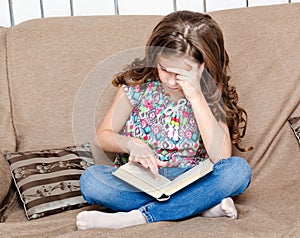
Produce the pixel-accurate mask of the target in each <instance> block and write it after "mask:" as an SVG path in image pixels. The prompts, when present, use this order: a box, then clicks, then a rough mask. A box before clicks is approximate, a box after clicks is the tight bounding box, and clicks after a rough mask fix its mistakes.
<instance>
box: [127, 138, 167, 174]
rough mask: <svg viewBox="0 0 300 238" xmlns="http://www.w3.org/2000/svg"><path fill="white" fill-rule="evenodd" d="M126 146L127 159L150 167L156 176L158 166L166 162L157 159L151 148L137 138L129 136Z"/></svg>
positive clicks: (147, 167)
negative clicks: (127, 151) (127, 150)
mask: <svg viewBox="0 0 300 238" xmlns="http://www.w3.org/2000/svg"><path fill="white" fill-rule="evenodd" d="M128 148H129V161H131V162H135V163H140V164H141V165H142V166H143V167H145V168H146V169H150V170H151V172H152V173H153V175H154V176H155V177H158V167H161V166H165V165H166V163H167V162H163V161H161V160H159V159H158V158H157V157H156V156H155V154H154V153H153V151H152V149H151V148H150V147H149V146H148V145H147V144H146V143H145V142H144V141H142V140H140V139H138V138H130V141H129V145H128Z"/></svg>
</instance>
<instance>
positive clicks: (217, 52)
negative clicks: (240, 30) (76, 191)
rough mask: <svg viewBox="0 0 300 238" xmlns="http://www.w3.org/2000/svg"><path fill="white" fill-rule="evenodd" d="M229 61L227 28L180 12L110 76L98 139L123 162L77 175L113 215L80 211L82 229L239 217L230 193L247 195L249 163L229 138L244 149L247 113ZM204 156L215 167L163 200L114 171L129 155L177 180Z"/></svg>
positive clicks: (85, 190) (91, 196)
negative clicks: (110, 97)
mask: <svg viewBox="0 0 300 238" xmlns="http://www.w3.org/2000/svg"><path fill="white" fill-rule="evenodd" d="M228 64H229V58H228V55H227V52H226V50H225V49H224V42H223V35H222V32H221V30H220V28H219V26H218V24H217V23H216V22H215V21H214V20H213V19H212V18H211V17H210V16H209V15H205V14H201V13H196V12H190V11H178V12H174V13H171V14H169V15H167V16H166V17H164V18H163V19H162V21H161V22H160V23H159V24H158V25H157V26H156V27H155V28H154V30H153V32H152V35H151V37H150V39H149V40H148V43H147V46H146V51H145V57H144V58H143V59H136V60H135V61H134V62H132V63H131V64H130V65H128V66H127V67H126V68H125V70H124V71H123V72H121V73H119V74H117V75H116V76H115V78H114V79H113V85H115V86H118V87H119V89H118V92H117V94H116V96H115V99H114V101H113V103H112V105H111V107H110V109H109V110H108V112H107V114H106V116H105V117H104V119H103V121H102V123H101V125H100V127H99V129H98V131H97V137H98V140H99V142H100V144H101V146H102V148H103V149H104V150H106V151H110V152H116V153H117V158H116V161H115V165H116V166H114V167H110V166H102V165H95V166H92V167H90V168H88V169H87V170H86V171H85V172H84V173H83V174H82V176H81V179H80V186H81V191H82V194H83V197H84V198H85V199H86V200H87V201H88V203H90V204H95V203H96V204H99V205H103V206H105V207H107V208H109V209H111V210H112V211H115V212H116V213H103V212H100V211H83V212H81V213H79V214H78V216H77V221H76V224H77V227H78V229H80V230H84V229H89V228H114V229H116V228H122V227H127V226H132V225H138V224H144V223H151V222H158V221H166V220H179V219H185V218H189V217H192V216H196V215H202V216H205V217H218V216H227V217H230V218H237V211H236V208H235V206H234V203H233V200H232V199H231V198H230V197H231V196H236V195H238V194H241V193H243V192H244V191H245V189H246V188H247V187H248V185H249V182H250V178H251V169H250V167H249V165H248V163H247V162H246V161H245V160H244V159H242V158H239V157H233V156H232V154H231V147H232V144H233V145H235V146H236V147H237V148H239V145H238V144H239V142H240V140H241V137H242V136H243V135H244V132H245V130H246V124H247V123H246V122H247V120H246V119H247V114H246V112H245V111H244V110H243V109H242V108H240V107H239V106H238V105H237V98H238V97H237V93H236V91H235V88H234V87H232V86H229V85H228V81H229V77H228V75H227V68H228ZM241 130H242V133H241ZM239 149H240V150H243V151H246V150H247V149H241V148H239ZM206 158H209V159H210V160H211V161H212V162H213V163H214V170H213V172H211V173H209V174H208V175H206V176H205V177H203V178H201V179H199V180H197V181H196V182H194V183H192V184H191V185H189V186H187V187H185V188H183V189H182V190H180V191H178V192H177V193H175V194H173V195H172V196H171V198H170V199H169V200H168V201H165V202H158V201H156V200H155V199H154V198H152V197H150V196H149V195H147V194H145V193H142V192H139V191H137V189H135V188H133V187H132V186H130V185H128V184H127V183H125V182H123V181H121V180H119V179H118V178H116V177H114V176H113V175H112V172H113V171H115V170H116V169H117V167H118V166H121V165H123V164H124V163H127V162H128V161H132V162H136V163H140V164H142V165H143V166H144V167H145V168H149V169H150V170H151V171H152V173H153V174H154V176H157V175H158V173H159V174H162V175H164V176H166V177H168V178H169V179H174V178H175V177H177V176H178V175H180V174H182V173H184V172H186V171H187V170H188V169H190V168H191V167H193V166H195V165H197V164H198V163H200V162H201V161H202V160H203V159H206Z"/></svg>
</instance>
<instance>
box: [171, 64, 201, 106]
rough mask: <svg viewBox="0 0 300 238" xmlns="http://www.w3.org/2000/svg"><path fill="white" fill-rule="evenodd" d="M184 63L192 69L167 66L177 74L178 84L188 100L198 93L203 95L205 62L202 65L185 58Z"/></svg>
mask: <svg viewBox="0 0 300 238" xmlns="http://www.w3.org/2000/svg"><path fill="white" fill-rule="evenodd" d="M184 63H185V64H187V65H188V66H190V67H191V70H186V69H182V68H166V70H167V71H168V72H171V73H174V74H176V79H177V81H176V82H177V84H178V85H179V86H180V87H181V88H182V91H183V93H184V95H185V97H186V99H187V100H189V101H190V100H191V99H192V98H194V97H195V96H196V95H202V91H201V87H200V80H201V76H202V73H203V70H204V63H202V64H201V65H200V64H198V63H196V62H193V61H191V60H190V59H184Z"/></svg>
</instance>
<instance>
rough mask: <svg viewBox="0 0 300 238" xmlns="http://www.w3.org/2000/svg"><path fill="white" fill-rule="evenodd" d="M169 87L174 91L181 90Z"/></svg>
mask: <svg viewBox="0 0 300 238" xmlns="http://www.w3.org/2000/svg"><path fill="white" fill-rule="evenodd" d="M168 88H169V89H170V90H173V91H176V90H179V88H172V87H168Z"/></svg>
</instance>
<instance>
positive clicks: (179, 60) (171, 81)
mask: <svg viewBox="0 0 300 238" xmlns="http://www.w3.org/2000/svg"><path fill="white" fill-rule="evenodd" d="M185 58H186V57H185V56H167V57H166V56H160V57H159V58H158V62H157V71H158V77H159V79H160V81H161V82H162V84H163V86H164V87H165V89H167V90H170V91H181V87H180V86H179V84H177V79H176V74H175V73H172V72H168V71H167V70H166V69H167V68H180V69H185V70H188V71H189V70H191V66H190V65H187V64H186V63H185V62H184V59H185Z"/></svg>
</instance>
